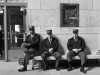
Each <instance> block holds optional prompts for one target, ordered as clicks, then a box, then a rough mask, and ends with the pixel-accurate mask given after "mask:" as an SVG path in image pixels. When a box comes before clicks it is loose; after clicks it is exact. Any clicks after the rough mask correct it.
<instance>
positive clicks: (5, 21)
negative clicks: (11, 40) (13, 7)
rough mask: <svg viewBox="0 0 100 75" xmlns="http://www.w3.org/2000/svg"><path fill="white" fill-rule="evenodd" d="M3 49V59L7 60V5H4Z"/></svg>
mask: <svg viewBox="0 0 100 75" xmlns="http://www.w3.org/2000/svg"><path fill="white" fill-rule="evenodd" d="M4 47H5V48H4V49H5V61H6V62H7V61H8V41H7V6H6V5H4Z"/></svg>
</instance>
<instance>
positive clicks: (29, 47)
mask: <svg viewBox="0 0 100 75" xmlns="http://www.w3.org/2000/svg"><path fill="white" fill-rule="evenodd" d="M29 30H30V34H29V35H27V36H26V39H25V41H24V43H22V45H21V49H22V50H23V52H24V53H25V57H24V63H23V66H24V67H23V68H21V69H18V71H19V72H23V71H27V63H28V62H29V61H30V60H31V59H32V58H34V55H35V54H36V53H37V52H38V51H39V43H40V35H39V34H36V33H35V28H34V26H30V27H29ZM32 69H34V67H32Z"/></svg>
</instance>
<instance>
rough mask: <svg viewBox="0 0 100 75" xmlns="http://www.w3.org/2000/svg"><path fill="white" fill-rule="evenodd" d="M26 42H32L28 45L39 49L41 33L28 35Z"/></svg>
mask: <svg viewBox="0 0 100 75" xmlns="http://www.w3.org/2000/svg"><path fill="white" fill-rule="evenodd" d="M25 43H28V44H30V45H29V46H27V47H28V48H34V49H36V50H39V43H40V35H39V34H36V33H35V34H34V36H33V37H32V38H31V35H27V36H26V39H25Z"/></svg>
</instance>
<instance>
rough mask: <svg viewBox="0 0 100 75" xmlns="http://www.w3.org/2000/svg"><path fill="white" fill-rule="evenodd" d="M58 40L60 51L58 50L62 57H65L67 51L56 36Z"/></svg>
mask: <svg viewBox="0 0 100 75" xmlns="http://www.w3.org/2000/svg"><path fill="white" fill-rule="evenodd" d="M54 37H55V38H56V39H57V40H58V43H59V49H58V52H59V53H60V54H61V55H64V54H65V50H64V48H63V47H62V45H61V43H60V40H59V39H58V38H57V37H56V36H54Z"/></svg>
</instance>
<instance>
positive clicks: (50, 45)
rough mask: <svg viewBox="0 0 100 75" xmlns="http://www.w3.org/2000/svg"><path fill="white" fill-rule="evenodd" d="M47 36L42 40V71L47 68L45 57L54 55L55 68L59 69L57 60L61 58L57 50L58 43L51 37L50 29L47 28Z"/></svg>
mask: <svg viewBox="0 0 100 75" xmlns="http://www.w3.org/2000/svg"><path fill="white" fill-rule="evenodd" d="M47 34H48V37H47V38H46V39H44V40H43V50H44V53H43V54H42V56H41V57H42V60H43V63H44V66H45V68H44V69H43V70H44V71H45V70H47V69H48V68H49V66H48V63H47V57H49V56H54V57H55V58H56V65H55V67H56V70H57V71H59V70H60V69H59V68H58V64H59V61H60V59H61V55H60V54H59V53H58V52H57V50H58V47H59V44H58V41H57V39H56V38H54V37H52V30H47Z"/></svg>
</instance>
